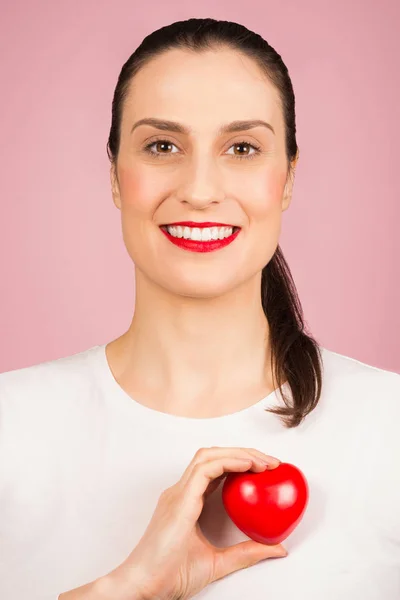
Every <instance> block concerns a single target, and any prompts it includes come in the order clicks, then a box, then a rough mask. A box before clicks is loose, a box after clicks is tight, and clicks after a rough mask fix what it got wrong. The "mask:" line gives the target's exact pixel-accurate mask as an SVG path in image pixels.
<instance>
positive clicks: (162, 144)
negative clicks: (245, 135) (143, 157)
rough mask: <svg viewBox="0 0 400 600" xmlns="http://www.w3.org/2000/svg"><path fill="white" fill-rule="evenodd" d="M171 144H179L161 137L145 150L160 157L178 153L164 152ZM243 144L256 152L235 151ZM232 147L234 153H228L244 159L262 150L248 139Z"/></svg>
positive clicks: (250, 157) (155, 156)
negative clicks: (241, 152) (240, 152)
mask: <svg viewBox="0 0 400 600" xmlns="http://www.w3.org/2000/svg"><path fill="white" fill-rule="evenodd" d="M153 146H156V147H157V149H158V150H161V149H162V150H161V152H158V151H156V152H155V151H154V150H152V148H153ZM171 146H175V148H177V146H176V145H175V144H174V143H173V142H171V141H170V140H167V139H159V140H154V141H153V142H150V143H149V144H147V145H146V146H145V147H144V151H145V152H146V153H147V154H150V155H151V156H152V157H154V158H160V157H162V155H165V156H168V155H170V154H177V153H176V152H164V150H166V149H168V147H171ZM242 146H244V147H246V148H249V149H253V150H254V152H252V153H251V152H248V153H244V154H243V155H242V156H240V154H239V155H237V154H236V152H235V150H236V149H237V148H240V147H242ZM230 148H233V149H234V152H233V153H228V154H230V156H234V158H237V159H239V160H242V159H246V160H248V159H252V158H253V157H255V156H257V155H258V154H260V152H261V148H260V146H256V145H255V144H251V143H250V142H247V141H242V142H236V143H235V144H232V145H231V146H230ZM230 148H229V149H230Z"/></svg>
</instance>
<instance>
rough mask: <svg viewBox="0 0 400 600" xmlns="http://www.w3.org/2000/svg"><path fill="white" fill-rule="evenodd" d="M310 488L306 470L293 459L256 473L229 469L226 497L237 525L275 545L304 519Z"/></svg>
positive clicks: (223, 495)
mask: <svg viewBox="0 0 400 600" xmlns="http://www.w3.org/2000/svg"><path fill="white" fill-rule="evenodd" d="M308 494H309V488H308V484H307V480H306V478H305V477H304V475H303V473H302V472H301V471H300V469H298V468H297V467H295V466H294V465H292V464H290V463H281V464H280V465H279V466H278V467H276V468H275V469H271V470H268V469H267V470H266V471H262V472H261V473H254V472H252V471H246V472H245V473H229V475H227V477H226V479H225V482H224V485H223V488H222V501H223V504H224V507H225V510H226V512H227V513H228V515H229V517H230V518H231V519H232V521H233V522H234V523H235V525H236V526H237V527H238V528H239V529H240V530H241V531H242V532H243V533H245V534H246V535H247V536H248V537H249V538H251V539H252V540H254V541H256V542H261V543H262V544H268V545H275V544H280V543H281V542H282V541H283V540H285V539H286V538H287V537H288V536H289V535H290V534H291V533H292V531H293V530H294V529H295V528H296V527H297V525H298V524H299V522H300V521H301V519H302V517H303V515H304V512H305V510H306V507H307V504H308Z"/></svg>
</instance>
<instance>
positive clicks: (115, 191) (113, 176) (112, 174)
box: [110, 164, 121, 210]
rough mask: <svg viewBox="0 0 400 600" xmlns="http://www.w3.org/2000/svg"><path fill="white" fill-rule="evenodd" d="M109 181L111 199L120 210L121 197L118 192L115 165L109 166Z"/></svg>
mask: <svg viewBox="0 0 400 600" xmlns="http://www.w3.org/2000/svg"><path fill="white" fill-rule="evenodd" d="M110 181H111V192H112V197H113V202H114V204H115V206H116V207H117V208H119V209H120V210H121V196H120V191H119V183H118V177H117V172H116V166H115V164H112V165H111V169H110Z"/></svg>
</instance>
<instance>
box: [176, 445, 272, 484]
mask: <svg viewBox="0 0 400 600" xmlns="http://www.w3.org/2000/svg"><path fill="white" fill-rule="evenodd" d="M223 456H229V457H232V458H234V457H238V458H242V457H243V458H246V459H248V458H250V459H251V460H252V461H253V464H254V465H263V464H264V461H265V462H267V464H268V467H269V468H275V467H277V466H278V465H279V464H280V460H279V459H277V458H275V457H273V456H269V455H267V454H264V453H263V452H260V451H259V450H256V449H255V448H230V447H224V446H212V447H211V448H200V449H199V450H198V451H197V452H196V454H195V455H194V457H193V459H192V461H191V462H190V464H189V465H188V467H187V468H186V470H185V471H184V473H183V475H182V477H181V482H182V484H183V485H184V484H186V483H187V481H188V479H189V477H190V476H191V474H192V471H193V468H194V467H195V465H197V464H199V463H200V462H204V461H207V460H212V459H214V458H218V457H220V458H222V457H223Z"/></svg>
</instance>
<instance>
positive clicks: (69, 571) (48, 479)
mask: <svg viewBox="0 0 400 600" xmlns="http://www.w3.org/2000/svg"><path fill="white" fill-rule="evenodd" d="M322 356H323V362H324V374H323V391H322V397H321V399H320V401H319V404H318V406H317V407H316V409H315V410H314V411H312V412H311V413H310V415H308V416H307V417H306V419H305V421H304V422H303V423H302V424H301V425H300V426H298V427H297V428H294V429H286V428H285V427H284V425H283V424H282V423H281V421H280V419H279V417H278V416H276V415H273V414H271V413H268V412H265V411H264V408H265V407H267V406H276V405H277V404H280V403H281V402H282V400H281V397H280V394H279V393H278V392H273V393H272V394H270V395H269V396H268V397H266V398H264V399H263V400H261V401H259V402H257V403H256V404H254V405H253V406H251V407H249V408H246V409H244V410H241V411H238V412H236V413H233V414H230V415H227V416H222V417H215V418H203V419H195V418H187V417H178V416H173V415H170V414H166V413H162V412H159V411H156V410H154V409H151V408H148V407H145V406H143V405H142V404H140V403H139V402H138V401H136V400H134V399H132V398H131V397H130V396H129V395H128V394H127V393H126V392H124V391H123V389H122V388H121V387H120V386H119V385H118V383H117V382H116V380H115V379H114V377H113V374H112V372H111V370H110V368H109V366H108V363H107V359H106V354H105V344H103V345H98V346H94V347H93V348H89V349H88V350H85V351H83V352H80V353H78V354H74V355H72V356H68V357H63V358H60V359H57V360H52V361H48V362H45V363H40V364H37V365H33V366H29V367H25V368H22V369H16V370H14V371H8V372H6V373H2V374H0V598H1V599H2V600H56V598H58V595H59V594H61V593H62V592H65V591H67V590H71V589H73V588H75V587H78V586H80V585H84V584H85V583H88V582H90V581H93V580H94V579H97V578H98V577H100V576H102V575H105V574H106V573H108V572H110V571H111V570H112V569H114V568H115V567H116V566H117V565H119V564H120V563H121V562H123V561H124V560H125V558H126V557H127V556H128V555H129V554H130V552H131V551H132V549H133V548H134V547H135V546H136V544H137V543H138V541H139V539H140V538H141V536H142V535H143V533H144V531H145V529H146V527H147V524H148V522H149V520H150V518H151V516H152V514H153V512H154V509H155V506H156V503H157V501H158V498H159V496H160V494H161V492H162V491H163V490H164V489H165V488H166V487H169V486H171V485H173V484H174V483H175V482H177V481H178V479H180V477H181V475H182V473H183V471H184V470H185V469H186V467H187V465H188V464H189V462H190V461H191V459H192V458H193V455H194V454H195V452H196V450H198V448H200V447H206V446H241V447H253V448H258V449H259V450H261V451H263V452H265V453H266V454H270V455H272V456H276V457H278V458H279V459H280V460H281V461H282V462H283V461H285V462H290V463H293V464H295V465H297V466H298V467H299V468H300V469H301V470H302V471H303V473H304V474H305V476H306V477H307V480H308V484H309V490H310V498H309V504H308V507H307V510H306V513H305V515H304V517H303V519H302V521H301V522H300V524H299V525H298V527H297V528H296V529H295V531H294V532H293V533H292V534H291V535H290V536H289V537H288V538H287V539H286V540H285V541H284V542H283V545H284V546H285V547H286V548H287V550H288V552H289V555H288V556H287V557H286V558H282V559H277V560H265V561H262V562H260V563H258V564H257V565H255V566H253V567H249V568H247V569H242V570H239V571H237V572H235V573H232V574H231V575H229V576H227V577H225V578H223V579H220V580H218V581H216V582H214V583H212V584H210V585H209V586H207V587H206V588H204V590H202V591H201V592H200V593H199V594H198V595H197V596H196V598H199V599H207V600H225V599H226V600H243V599H246V600H247V599H248V598H249V599H250V598H251V599H253V600H267V599H273V600H294V599H296V600H302V599H304V600H321V599H322V598H323V600H339V599H340V600H356V599H357V600H358V599H360V600H361V599H362V600H383V599H384V600H399V598H400V375H399V374H397V373H394V372H391V371H386V370H382V369H378V368H376V367H373V366H370V365H366V364H364V363H361V362H359V361H357V360H355V359H352V358H349V357H346V356H344V355H341V354H338V353H335V352H333V351H330V350H327V349H325V348H322ZM285 391H286V392H287V391H288V388H285ZM221 489H222V486H220V487H219V488H218V490H217V491H216V492H215V493H214V494H212V495H211V496H210V497H209V498H208V500H207V502H206V505H205V508H204V511H203V513H202V515H201V519H200V522H201V526H202V528H203V530H204V532H205V534H206V535H207V537H208V538H209V539H210V540H211V541H212V542H213V543H215V544H216V545H218V546H228V545H231V544H234V543H237V542H240V541H242V540H247V539H248V538H247V537H246V536H245V535H244V534H243V533H242V532H241V531H240V530H238V529H237V528H236V526H235V525H234V524H233V523H232V522H231V521H230V519H229V518H228V516H227V515H226V513H225V511H224V508H223V505H222V501H221Z"/></svg>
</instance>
